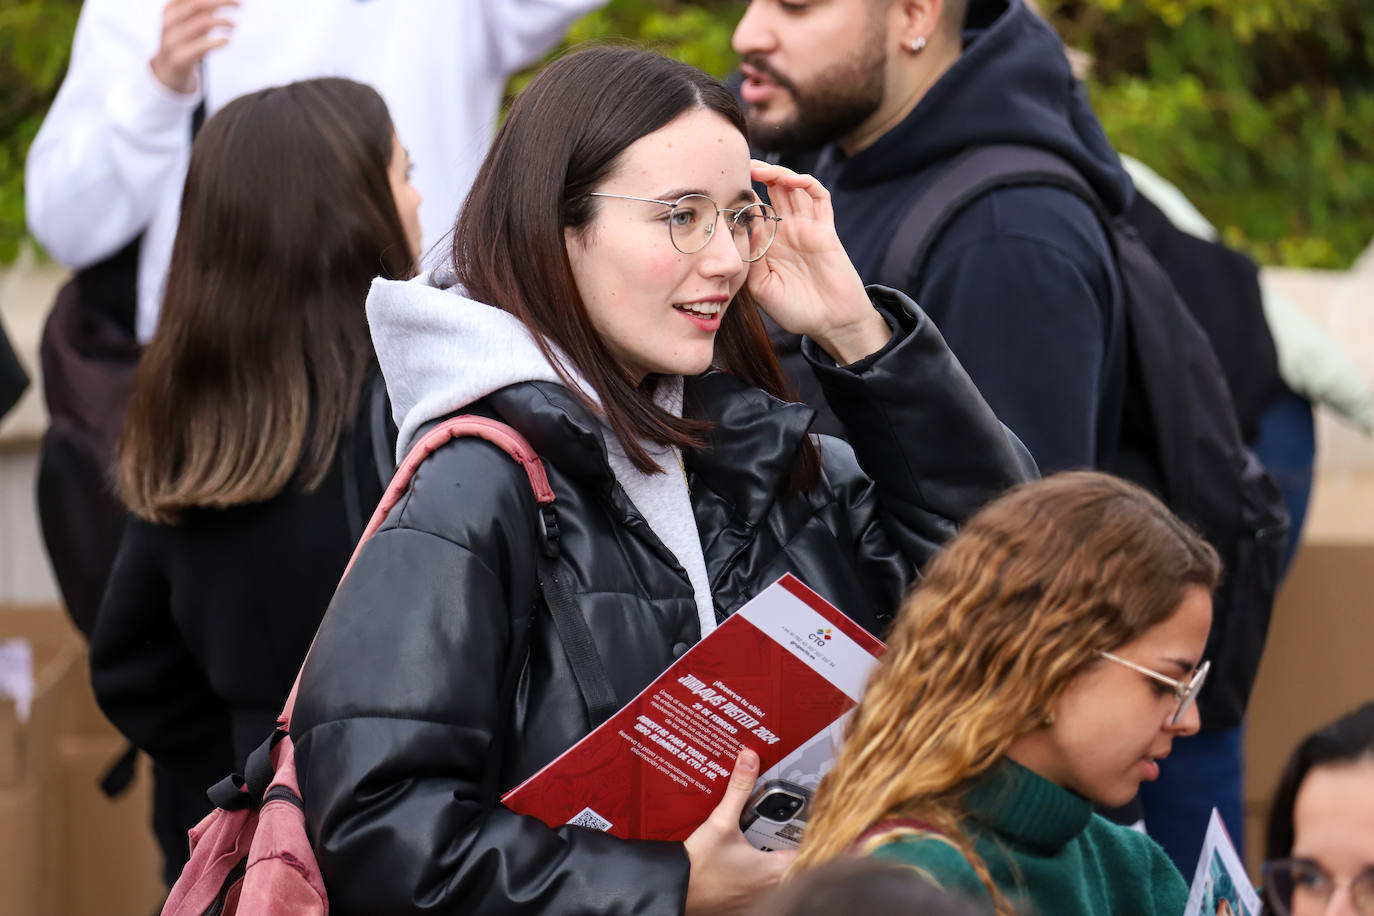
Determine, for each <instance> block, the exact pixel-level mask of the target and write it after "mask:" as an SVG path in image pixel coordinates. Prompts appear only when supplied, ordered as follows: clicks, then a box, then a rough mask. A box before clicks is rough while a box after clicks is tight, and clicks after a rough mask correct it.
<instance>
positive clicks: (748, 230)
mask: <svg viewBox="0 0 1374 916" xmlns="http://www.w3.org/2000/svg"><path fill="white" fill-rule="evenodd" d="M588 196H589V197H612V198H615V199H617V200H637V201H640V202H642V203H646V204H659V205H660V206H664V207H667V208H668V216H667V222H668V240H669V241H671V242H672V243H673V247H674V248H676V249H677V250H678V251H680V252H682V253H683V254H695V253H697V252H698V251H700V250H701V249H703V248H705V247H706V245H707V244H708V243H709V242H710V241H711V238H712V237H713V236H714V235H715V232H716V223H717V222H719V220H720V218H721V216H722V215H724V216H725V219H726V224H727V225H728V226H729V227H730V235H731V237H732V238H733V239H734V240H735V247H736V248H738V249H739V254H740V258H741V259H742V260H743V261H744V262H745V263H746V264H749V263H752V262H754V261H757V260H758V259H759V258H761V257H763V255H764V253H765V252H766V251H768V247H769V246H770V245H772V244H773V238H774V236H776V235H777V231H778V223H780V222H782V217H781V216H778V215H777V214H776V213H775V212H774V211H773V208H772V207H770V206H769V205H768V204H765V203H752V204H746V205H745V206H743V207H734V208H730V207H717V206H716V202H715V201H713V200H712V199H711V198H709V197H707V196H706V195H705V194H685V195H683V196H682V197H679V198H678V199H677V200H658V199H656V198H653V197H631V196H630V195H628V194H607V193H605V192H602V191H591V192H589V194H588ZM741 230H743V232H741Z"/></svg>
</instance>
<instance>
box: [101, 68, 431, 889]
mask: <svg viewBox="0 0 1374 916" xmlns="http://www.w3.org/2000/svg"><path fill="white" fill-rule="evenodd" d="M407 172H408V162H407V157H406V153H405V150H404V149H403V148H402V147H401V145H400V142H399V139H398V138H397V137H396V133H395V131H394V130H393V128H392V126H391V118H390V116H389V114H388V113H387V108H386V105H385V103H383V102H382V99H381V97H380V96H379V95H378V94H377V93H376V92H375V91H373V90H372V89H371V88H369V87H367V86H363V85H361V84H359V83H355V82H352V81H350V80H343V79H318V80H309V81H306V82H300V83H293V84H291V85H287V86H282V87H278V88H273V89H265V90H262V91H260V92H256V93H253V94H252V95H247V96H244V97H242V98H239V99H237V100H235V101H233V102H231V103H230V104H228V105H226V106H225V107H224V108H223V109H222V110H221V111H219V112H218V113H216V114H215V116H214V117H212V118H210V119H209V120H208V121H207V122H206V123H205V125H204V127H203V129H202V130H201V131H200V134H199V136H198V137H197V139H196V142H195V146H194V149H193V151H192V154H191V162H190V170H189V172H188V174H187V179H186V186H185V191H184V193H183V197H182V205H181V222H180V228H179V230H178V233H177V238H176V244H175V247H174V250H173V254H172V263H171V271H170V273H169V274H168V279H167V292H166V299H165V302H164V304H163V310H162V321H161V323H160V324H159V326H158V329H157V332H156V334H155V335H154V337H153V339H152V341H151V342H150V343H149V345H148V348H147V350H146V351H145V352H144V354H143V357H142V360H141V363H140V365H139V369H138V374H137V379H136V382H135V387H134V391H133V395H132V398H131V400H130V406H129V416H128V420H127V422H126V424H125V429H124V434H123V438H122V439H121V441H120V443H119V450H118V460H117V468H116V471H117V479H118V485H119V493H120V496H121V497H122V499H123V501H124V503H125V504H126V505H127V506H128V508H129V510H130V512H131V513H132V514H133V518H132V519H131V520H130V522H129V524H128V526H127V528H126V530H125V534H124V538H123V542H122V544H121V546H120V550H119V553H118V556H117V558H116V560H115V564H114V568H113V571H112V574H111V578H110V582H109V586H108V588H107V590H106V593H105V598H104V600H103V602H102V604H101V609H100V613H99V615H98V618H97V621H96V624H95V628H94V631H93V633H92V636H91V677H92V681H93V684H94V687H95V693H96V698H97V699H98V700H99V701H100V704H101V708H102V709H104V711H105V713H106V715H108V716H109V717H110V720H111V721H112V722H114V724H115V725H116V726H118V727H119V728H120V730H121V731H123V732H124V733H125V734H126V735H127V736H128V737H129V738H130V740H131V741H132V742H133V743H134V744H135V745H137V746H138V747H140V748H142V749H144V750H146V751H147V752H148V753H149V754H150V755H151V756H152V758H153V760H154V762H155V764H156V766H157V774H158V784H159V785H158V792H157V799H158V803H157V804H156V805H155V812H154V819H155V827H156V828H157V832H158V834H159V837H160V838H161V840H162V845H163V851H164V855H165V858H166V865H167V868H166V877H167V878H168V880H169V881H171V880H174V879H175V877H176V875H177V874H178V873H179V872H180V870H181V865H182V864H183V863H184V862H185V861H186V855H187V853H186V845H187V844H186V830H187V828H188V827H190V826H192V825H194V824H195V822H196V821H197V820H198V819H199V818H200V817H202V816H204V814H206V813H207V812H208V810H209V804H208V802H207V800H206V798H205V789H206V788H207V787H208V786H210V785H212V784H213V783H215V782H216V781H218V780H219V779H220V778H221V777H223V776H225V775H226V774H227V773H229V772H231V771H232V770H234V769H236V768H237V769H241V768H242V765H243V763H244V760H245V758H246V757H247V755H248V752H249V751H251V750H252V749H253V748H254V747H256V746H257V745H258V744H259V743H261V742H262V741H263V739H265V738H266V737H267V736H268V735H269V734H270V733H271V731H272V728H273V724H274V721H275V718H276V715H277V713H278V712H279V711H280V709H281V705H282V702H283V701H284V700H285V698H286V693H287V691H288V690H289V689H290V687H291V681H292V678H293V676H294V675H295V673H296V670H297V668H298V667H299V665H300V662H301V659H302V658H303V657H304V656H305V651H306V648H307V647H308V646H309V644H310V639H311V637H312V636H313V634H314V632H315V629H316V627H317V626H318V624H319V620H320V617H321V616H322V615H323V614H324V610H325V607H326V606H327V605H328V603H329V598H330V596H331V595H332V594H333V591H334V587H335V585H336V584H337V583H338V578H339V575H340V574H341V573H342V572H343V567H344V564H345V563H346V562H347V560H348V557H349V554H350V552H351V550H352V547H353V543H354V541H355V539H356V538H357V536H358V535H359V534H360V533H361V522H362V521H365V520H366V513H367V512H369V511H370V510H371V508H372V506H373V505H374V504H375V503H376V501H377V499H378V498H379V497H380V495H381V487H382V483H383V482H382V481H381V480H379V471H378V469H377V468H378V463H377V462H376V461H374V458H373V455H374V452H373V445H374V443H373V441H372V440H373V438H374V437H376V438H379V439H382V440H384V441H379V442H376V443H375V445H376V447H377V448H378V449H380V450H381V453H382V454H383V455H386V454H388V453H389V451H390V449H391V447H392V443H391V439H390V436H391V434H390V433H388V432H387V431H386V428H385V425H384V424H382V425H381V426H379V427H377V429H376V431H375V432H374V426H376V424H373V423H370V422H369V419H368V418H369V415H370V412H371V410H372V404H371V402H372V400H373V399H372V397H371V396H369V395H366V394H365V390H366V389H367V386H368V379H369V378H370V377H375V373H376V357H375V355H374V353H373V350H372V343H371V340H370V339H369V337H368V331H367V319H366V315H365V312H364V308H363V305H364V300H365V298H366V294H367V288H368V284H369V283H370V282H371V279H372V277H373V276H375V275H376V274H378V273H382V274H384V275H386V276H391V277H395V278H397V279H401V278H404V277H407V276H409V275H410V274H411V272H412V266H411V265H412V264H413V262H414V260H415V258H416V257H417V256H418V245H419V239H420V233H419V221H418V215H417V208H418V205H419V199H420V198H419V194H418V193H416V191H415V189H414V188H413V187H412V186H411V185H410V182H409V178H408V174H407ZM383 410H384V405H383ZM379 415H381V414H379ZM178 786H180V787H182V791H177V788H176V787H178ZM188 799H189V801H187V800H188ZM178 800H180V804H178V803H177V802H178Z"/></svg>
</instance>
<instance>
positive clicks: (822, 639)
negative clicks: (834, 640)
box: [806, 627, 830, 649]
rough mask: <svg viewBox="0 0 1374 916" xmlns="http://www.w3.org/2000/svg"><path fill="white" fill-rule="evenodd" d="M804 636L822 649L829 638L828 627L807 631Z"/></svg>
mask: <svg viewBox="0 0 1374 916" xmlns="http://www.w3.org/2000/svg"><path fill="white" fill-rule="evenodd" d="M806 638H807V639H809V640H811V641H812V642H813V643H815V644H816V645H818V646H820V647H821V648H822V649H824V648H825V644H826V641H827V640H829V639H830V628H829V627H821V628H820V629H818V630H816V632H814V633H807V634H806Z"/></svg>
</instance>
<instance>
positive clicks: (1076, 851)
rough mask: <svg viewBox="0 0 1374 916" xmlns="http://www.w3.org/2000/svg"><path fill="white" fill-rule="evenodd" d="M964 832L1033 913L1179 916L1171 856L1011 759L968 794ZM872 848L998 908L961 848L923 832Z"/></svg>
mask: <svg viewBox="0 0 1374 916" xmlns="http://www.w3.org/2000/svg"><path fill="white" fill-rule="evenodd" d="M965 807H966V808H967V809H968V817H967V818H966V819H965V821H964V824H963V829H964V830H965V832H966V834H967V836H968V837H969V838H970V839H971V840H972V841H973V848H974V850H975V851H976V852H977V853H978V855H980V856H982V858H983V861H984V862H986V863H987V866H988V870H989V871H990V872H991V873H992V879H993V882H994V883H995V884H996V885H997V887H998V888H999V889H1000V890H1001V891H1002V893H1003V894H1005V895H1006V896H1007V898H1008V899H1009V900H1010V901H1011V902H1012V903H1013V904H1015V905H1016V907H1017V909H1018V910H1019V911H1020V912H1022V913H1024V914H1026V916H1032V914H1036V916H1180V914H1181V913H1182V912H1183V909H1184V906H1185V905H1186V903H1187V901H1188V886H1187V884H1186V883H1185V882H1184V880H1183V876H1182V875H1180V874H1179V873H1178V869H1176V868H1175V867H1174V865H1173V863H1172V862H1170V861H1169V858H1168V857H1167V856H1166V855H1165V854H1164V850H1162V849H1160V848H1159V846H1158V845H1157V844H1156V843H1155V842H1154V841H1153V840H1151V839H1150V838H1149V837H1147V836H1145V834H1143V833H1139V832H1137V831H1135V830H1131V829H1129V828H1126V827H1119V826H1117V825H1115V824H1112V823H1110V822H1109V821H1107V820H1106V819H1104V818H1102V817H1101V816H1099V815H1096V814H1094V813H1093V810H1092V803H1091V802H1089V801H1088V800H1087V799H1085V798H1083V797H1082V796H1081V795H1077V794H1075V793H1073V792H1070V791H1069V790H1068V789H1064V788H1061V787H1060V786H1057V785H1055V784H1054V783H1052V782H1050V781H1049V780H1047V779H1044V778H1042V777H1040V776H1038V775H1036V774H1035V773H1032V772H1031V771H1030V770H1028V769H1026V768H1025V767H1023V766H1020V765H1019V764H1016V763H1013V762H1012V761H1010V760H1008V761H1005V762H1003V763H1001V764H999V765H998V766H996V767H994V768H993V770H992V771H991V772H990V773H989V774H988V775H987V776H985V777H982V778H980V779H979V780H978V782H977V783H975V784H974V785H973V786H972V787H971V788H970V789H969V791H968V794H967V795H966V797H965ZM862 851H863V852H865V853H867V854H869V855H873V856H878V857H881V858H884V859H891V860H894V861H896V862H901V863H903V864H906V865H911V866H913V867H915V868H916V869H918V870H919V871H920V872H922V873H923V874H924V875H925V876H926V877H928V878H930V879H931V880H932V881H933V882H935V883H936V884H938V885H940V886H941V887H944V888H946V889H947V890H951V891H956V892H959V893H963V894H965V895H967V896H969V897H971V898H973V899H974V900H977V901H979V902H982V903H984V904H986V905H987V907H988V909H989V911H990V910H991V907H992V898H991V895H989V894H988V891H987V888H985V887H984V886H983V882H982V881H981V880H980V879H979V878H978V874H977V873H976V872H975V871H974V870H973V866H971V865H970V864H969V863H968V860H966V859H965V858H964V856H963V854H962V853H960V852H959V850H958V848H957V847H955V846H954V845H953V844H952V843H950V842H949V841H948V840H947V839H945V838H944V837H942V836H940V835H939V834H936V833H932V832H930V831H927V830H923V829H921V828H920V827H919V826H911V825H904V826H894V827H893V828H892V829H890V830H889V829H884V830H882V831H879V832H875V833H873V834H870V835H869V837H868V839H866V840H865V841H864V843H863V850H862Z"/></svg>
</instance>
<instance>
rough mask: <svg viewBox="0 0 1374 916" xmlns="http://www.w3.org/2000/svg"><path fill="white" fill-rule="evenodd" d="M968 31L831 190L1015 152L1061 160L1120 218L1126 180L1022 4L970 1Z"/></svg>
mask: <svg viewBox="0 0 1374 916" xmlns="http://www.w3.org/2000/svg"><path fill="white" fill-rule="evenodd" d="M967 22H968V30H967V31H966V32H965V35H964V52H963V54H962V56H960V58H959V60H958V61H956V62H955V64H954V66H952V67H951V68H950V69H949V70H948V71H946V72H945V74H944V75H943V76H941V77H940V79H939V80H937V81H936V83H935V85H934V86H932V87H931V88H930V90H929V91H928V92H927V93H926V95H925V96H924V97H923V98H922V99H921V101H920V102H919V103H917V105H916V107H915V108H914V109H913V110H912V112H911V114H909V115H908V116H907V117H906V118H905V119H904V120H903V121H902V122H901V123H900V124H898V125H897V126H896V127H894V128H893V129H892V130H890V131H888V133H886V134H884V135H883V136H882V137H881V138H880V139H879V140H878V141H877V142H876V143H874V144H873V145H872V146H870V147H868V148H866V149H864V150H862V151H860V152H859V153H857V154H856V155H854V156H853V157H850V158H848V159H845V160H844V161H843V162H842V163H841V164H840V165H839V168H838V169H837V170H836V171H834V172H828V176H827V177H829V178H830V181H831V182H833V184H834V186H835V187H836V188H841V189H854V188H861V187H865V186H868V185H874V184H880V183H882V182H885V181H890V180H892V179H894V178H900V177H902V176H905V175H910V174H912V173H915V172H920V171H923V170H924V169H926V168H927V167H929V166H934V165H936V164H938V163H941V162H943V161H945V160H947V159H949V158H951V157H953V156H955V155H957V154H959V153H961V152H963V151H964V150H965V149H968V148H969V147H973V146H984V145H988V144H993V143H1015V144H1023V145H1026V146H1036V147H1040V148H1043V149H1046V150H1049V151H1051V152H1053V153H1056V154H1057V155H1059V156H1060V157H1061V158H1063V159H1066V160H1068V161H1069V162H1070V163H1071V164H1073V165H1074V166H1075V167H1076V168H1077V169H1078V171H1079V172H1080V173H1081V174H1082V175H1083V177H1084V178H1086V179H1087V180H1088V181H1089V182H1090V183H1091V184H1092V185H1093V188H1094V189H1095V190H1096V191H1097V193H1098V194H1099V195H1100V196H1101V198H1102V201H1103V203H1105V204H1106V206H1107V209H1108V211H1109V212H1112V213H1120V212H1122V211H1123V210H1125V209H1126V207H1127V205H1128V204H1129V203H1130V200H1131V197H1132V194H1133V193H1134V192H1133V190H1132V186H1131V180H1130V178H1129V177H1128V176H1127V174H1126V172H1125V170H1124V169H1123V168H1122V166H1121V162H1120V160H1119V159H1118V158H1117V155H1116V151H1115V150H1113V149H1112V146H1111V144H1110V143H1109V142H1108V141H1107V136H1106V134H1105V133H1103V131H1102V125H1101V124H1100V123H1099V122H1098V120H1097V116H1096V115H1095V114H1094V113H1093V111H1092V108H1091V107H1090V106H1089V104H1088V100H1087V97H1086V95H1085V93H1084V90H1083V87H1082V85H1081V84H1080V83H1079V82H1078V80H1076V79H1075V78H1074V75H1073V73H1072V71H1071V70H1070V69H1069V62H1068V59H1067V58H1066V57H1065V54H1064V45H1063V43H1062V42H1060V40H1059V36H1058V35H1057V34H1055V32H1054V30H1053V29H1052V28H1051V27H1050V26H1049V24H1048V23H1046V22H1045V21H1044V20H1042V19H1041V18H1040V17H1039V16H1036V15H1035V14H1034V13H1032V12H1031V11H1030V10H1029V9H1028V8H1027V7H1026V6H1025V4H1024V3H1023V2H1022V0H971V2H970V4H969V12H968V20H967ZM828 152H829V153H830V154H838V153H839V151H838V149H837V148H835V147H832V148H831V149H830V150H829V151H828ZM837 158H842V157H840V156H838V155H837ZM827 171H828V170H827Z"/></svg>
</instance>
